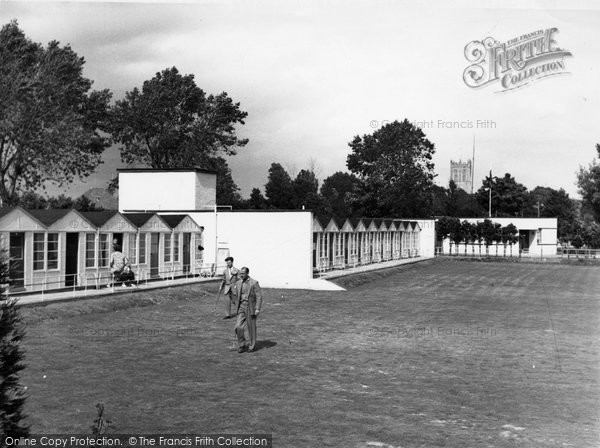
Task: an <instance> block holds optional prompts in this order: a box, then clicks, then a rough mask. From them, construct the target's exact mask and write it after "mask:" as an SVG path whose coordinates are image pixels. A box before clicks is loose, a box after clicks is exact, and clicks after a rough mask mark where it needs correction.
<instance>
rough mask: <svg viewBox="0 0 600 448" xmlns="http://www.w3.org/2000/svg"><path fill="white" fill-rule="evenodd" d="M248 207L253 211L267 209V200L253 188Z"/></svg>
mask: <svg viewBox="0 0 600 448" xmlns="http://www.w3.org/2000/svg"><path fill="white" fill-rule="evenodd" d="M248 205H249V207H250V208H251V209H255V210H264V209H266V208H267V200H266V199H265V197H264V196H263V194H262V193H261V191H260V190H259V189H258V188H253V189H252V193H250V199H249V200H248Z"/></svg>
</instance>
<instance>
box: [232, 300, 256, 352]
mask: <svg viewBox="0 0 600 448" xmlns="http://www.w3.org/2000/svg"><path fill="white" fill-rule="evenodd" d="M247 313H248V308H247V305H246V306H244V304H242V305H240V309H239V310H238V315H237V322H236V324H235V334H236V335H237V339H238V348H240V347H243V346H244V345H246V343H248V349H249V350H254V346H255V344H256V316H249V315H248V314H247Z"/></svg>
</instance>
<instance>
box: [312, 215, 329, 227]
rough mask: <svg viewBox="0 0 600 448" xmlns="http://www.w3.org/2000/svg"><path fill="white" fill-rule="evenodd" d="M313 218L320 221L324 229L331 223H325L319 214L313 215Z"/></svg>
mask: <svg viewBox="0 0 600 448" xmlns="http://www.w3.org/2000/svg"><path fill="white" fill-rule="evenodd" d="M313 219H315V220H316V221H317V222H318V223H319V225H320V226H321V227H323V229H325V227H327V224H329V223H327V224H325V225H323V222H322V221H321V218H319V217H318V216H317V215H313Z"/></svg>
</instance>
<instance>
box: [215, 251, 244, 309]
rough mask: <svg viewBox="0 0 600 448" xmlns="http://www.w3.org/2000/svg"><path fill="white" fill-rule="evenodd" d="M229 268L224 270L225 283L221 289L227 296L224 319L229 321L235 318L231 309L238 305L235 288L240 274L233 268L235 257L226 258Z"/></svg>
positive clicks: (222, 283)
mask: <svg viewBox="0 0 600 448" xmlns="http://www.w3.org/2000/svg"><path fill="white" fill-rule="evenodd" d="M225 261H226V262H227V267H226V268H225V269H224V270H223V281H222V282H221V288H219V289H220V290H221V291H222V292H223V295H224V296H225V315H224V316H223V319H229V318H230V317H234V316H235V314H231V307H234V309H235V306H236V305H237V303H236V301H235V294H234V293H233V290H232V288H233V286H234V285H235V282H237V280H238V277H237V276H238V273H239V272H240V271H239V270H238V269H237V268H234V267H233V257H227V258H225Z"/></svg>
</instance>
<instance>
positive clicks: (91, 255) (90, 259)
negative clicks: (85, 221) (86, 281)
mask: <svg viewBox="0 0 600 448" xmlns="http://www.w3.org/2000/svg"><path fill="white" fill-rule="evenodd" d="M94 266H96V234H95V233H86V234H85V267H86V268H93V267H94Z"/></svg>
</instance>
